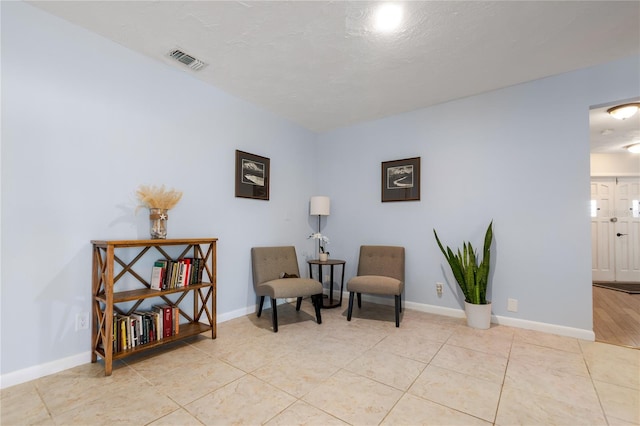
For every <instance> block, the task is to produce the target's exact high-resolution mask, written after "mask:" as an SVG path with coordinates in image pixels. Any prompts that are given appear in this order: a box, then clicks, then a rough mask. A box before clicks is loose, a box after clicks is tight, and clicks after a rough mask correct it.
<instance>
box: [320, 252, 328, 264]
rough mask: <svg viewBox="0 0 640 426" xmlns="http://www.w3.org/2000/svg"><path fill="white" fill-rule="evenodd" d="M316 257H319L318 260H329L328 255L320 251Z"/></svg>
mask: <svg viewBox="0 0 640 426" xmlns="http://www.w3.org/2000/svg"><path fill="white" fill-rule="evenodd" d="M318 258H319V259H320V262H326V261H327V260H329V255H328V254H327V253H320V254H319V255H318Z"/></svg>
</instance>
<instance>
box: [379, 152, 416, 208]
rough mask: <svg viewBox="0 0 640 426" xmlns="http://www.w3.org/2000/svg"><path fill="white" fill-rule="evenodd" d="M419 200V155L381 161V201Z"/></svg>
mask: <svg viewBox="0 0 640 426" xmlns="http://www.w3.org/2000/svg"><path fill="white" fill-rule="evenodd" d="M419 200H420V157H414V158H405V159H404V160H394V161H383V162H382V202H383V203H384V202H387V201H419Z"/></svg>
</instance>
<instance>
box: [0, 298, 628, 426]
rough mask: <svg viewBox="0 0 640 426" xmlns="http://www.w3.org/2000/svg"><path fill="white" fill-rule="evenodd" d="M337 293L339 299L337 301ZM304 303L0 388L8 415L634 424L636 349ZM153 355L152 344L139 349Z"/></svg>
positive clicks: (27, 418)
mask: <svg viewBox="0 0 640 426" xmlns="http://www.w3.org/2000/svg"><path fill="white" fill-rule="evenodd" d="M345 305H346V304H345ZM345 312H346V306H343V308H339V309H332V310H323V311H322V315H323V323H322V325H318V324H316V323H315V321H314V316H313V310H312V308H311V305H310V303H308V302H307V301H305V302H304V303H303V310H302V311H301V312H296V311H295V308H294V306H293V305H282V306H281V307H279V309H278V313H279V317H280V318H279V319H280V330H279V332H278V333H273V332H272V331H271V315H270V314H271V311H270V310H267V311H265V312H264V314H263V316H262V318H256V316H255V314H252V315H248V316H246V317H242V318H237V319H234V320H232V321H228V322H225V323H222V324H219V326H218V338H217V339H215V340H212V339H210V338H207V337H206V336H205V335H201V336H197V337H194V338H191V339H189V340H187V341H184V342H181V343H177V344H175V345H173V346H171V347H164V348H162V349H161V350H155V351H153V353H150V352H147V353H146V354H144V355H140V356H136V357H130V358H126V359H124V360H123V361H120V362H118V363H117V365H115V366H114V372H113V375H112V376H110V377H105V376H104V369H103V365H102V363H101V362H98V363H96V364H87V365H83V366H80V367H76V368H73V369H70V370H67V371H63V372H61V373H58V374H54V375H52V376H48V377H44V378H41V379H38V380H34V381H32V382H29V383H24V384H21V385H17V386H13V387H10V388H7V389H4V390H2V392H1V400H0V403H1V405H0V408H1V418H0V420H1V424H2V425H3V426H9V425H26V424H38V425H48V424H51V425H101V424H104V425H114V424H115V425H181V426H183V425H202V424H205V425H214V424H215V425H258V424H266V425H297V424H306V425H345V424H353V425H377V424H384V425H419V424H435V425H444V424H447V425H482V424H485V425H486V424H496V425H505V426H506V425H516V424H524V425H550V424H557V425H591V424H593V425H607V424H609V425H639V424H640V401H639V400H640V351H638V350H634V349H628V348H622V347H617V346H612V345H608V344H603V343H594V342H587V341H582V340H577V339H573V338H567V337H560V336H556V335H551V334H544V333H539V332H535V331H529V330H522V329H516V328H510V327H505V326H496V325H493V326H492V327H491V329H489V330H484V331H479V330H474V329H470V328H468V327H466V325H465V324H464V320H460V319H453V318H448V317H442V316H437V315H432V314H426V313H421V312H416V311H411V310H405V311H404V312H403V314H402V315H403V316H402V320H401V324H400V328H396V327H395V323H394V319H393V308H391V307H387V306H380V305H373V304H370V303H366V302H364V304H363V308H362V310H358V309H357V308H354V318H353V320H352V321H351V322H347V320H346V316H345ZM151 355H153V356H151Z"/></svg>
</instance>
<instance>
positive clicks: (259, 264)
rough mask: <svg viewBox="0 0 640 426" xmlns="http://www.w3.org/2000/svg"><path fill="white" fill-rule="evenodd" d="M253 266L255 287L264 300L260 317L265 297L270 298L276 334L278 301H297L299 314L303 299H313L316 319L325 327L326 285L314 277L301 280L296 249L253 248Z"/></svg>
mask: <svg viewBox="0 0 640 426" xmlns="http://www.w3.org/2000/svg"><path fill="white" fill-rule="evenodd" d="M251 265H252V267H253V285H254V288H255V290H256V295H258V296H259V297H260V306H259V307H258V317H260V315H261V314H262V305H263V304H264V298H265V297H266V296H269V298H270V299H271V310H272V317H273V331H274V332H275V333H277V332H278V310H277V307H276V299H282V298H296V299H297V300H296V311H299V310H300V304H301V303H302V298H303V297H307V296H311V301H312V303H313V306H314V308H315V311H316V319H317V321H318V324H322V317H321V315H320V307H321V306H322V283H320V281H316V280H313V279H310V278H299V277H300V271H299V269H298V258H297V256H296V249H295V247H293V246H285V247H253V248H252V249H251ZM291 276H293V277H291ZM285 277H288V278H285Z"/></svg>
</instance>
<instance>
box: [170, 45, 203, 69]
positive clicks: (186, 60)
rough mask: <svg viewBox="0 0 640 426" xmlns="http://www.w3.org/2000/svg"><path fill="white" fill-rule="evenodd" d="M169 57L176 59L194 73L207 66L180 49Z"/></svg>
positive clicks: (173, 51)
mask: <svg viewBox="0 0 640 426" xmlns="http://www.w3.org/2000/svg"><path fill="white" fill-rule="evenodd" d="M169 57H171V58H173V59H175V60H176V61H178V62H182V63H183V64H185V65H186V66H188V67H189V68H191V69H192V70H194V71H198V70H201V69H202V68H204V67H206V66H207V64H205V63H204V62H202V61H201V60H200V59H196V58H194V57H193V56H191V55H189V54H187V53H184V52H183V51H182V50H178V49H176V50H172V51H171V52H169Z"/></svg>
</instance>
